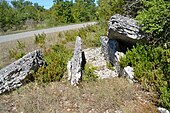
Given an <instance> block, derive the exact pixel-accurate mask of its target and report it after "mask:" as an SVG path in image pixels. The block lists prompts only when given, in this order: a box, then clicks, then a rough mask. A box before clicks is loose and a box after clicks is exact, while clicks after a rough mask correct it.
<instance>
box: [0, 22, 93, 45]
mask: <svg viewBox="0 0 170 113" xmlns="http://www.w3.org/2000/svg"><path fill="white" fill-rule="evenodd" d="M93 24H96V22H87V23H82V24H74V25H67V26H60V27H54V28H48V29H42V30H36V31H28V32H22V33H17V34H10V35H3V36H0V43H3V42H7V41H12V40H17V39H22V38H28V37H32V36H34V35H35V34H38V33H43V32H44V33H53V32H61V31H67V30H72V29H78V28H82V27H86V26H88V25H93Z"/></svg>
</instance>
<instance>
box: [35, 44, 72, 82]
mask: <svg viewBox="0 0 170 113" xmlns="http://www.w3.org/2000/svg"><path fill="white" fill-rule="evenodd" d="M70 57H71V51H70V50H69V49H67V48H65V46H64V45H59V44H57V45H54V46H52V50H51V51H49V52H47V53H46V54H45V60H46V62H47V66H44V67H41V68H40V69H39V70H38V71H37V72H36V74H34V75H33V77H34V79H35V80H36V81H37V82H39V83H48V82H52V81H59V80H60V79H61V78H62V76H63V75H64V73H65V72H66V67H67V66H66V65H67V61H68V59H69V58H70Z"/></svg>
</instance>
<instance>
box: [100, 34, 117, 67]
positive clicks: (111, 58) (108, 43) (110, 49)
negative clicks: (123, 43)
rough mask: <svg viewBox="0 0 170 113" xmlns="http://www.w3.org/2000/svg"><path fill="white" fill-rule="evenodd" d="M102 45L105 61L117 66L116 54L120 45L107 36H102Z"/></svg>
mask: <svg viewBox="0 0 170 113" xmlns="http://www.w3.org/2000/svg"><path fill="white" fill-rule="evenodd" d="M100 42H101V45H102V53H103V54H104V57H105V59H106V60H107V61H108V62H110V63H111V64H112V65H115V63H116V62H117V61H116V59H115V53H116V51H117V50H118V49H119V44H118V42H117V41H116V40H114V39H112V40H109V38H108V37H107V36H102V37H101V38H100Z"/></svg>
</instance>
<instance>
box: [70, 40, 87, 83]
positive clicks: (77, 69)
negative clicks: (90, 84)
mask: <svg viewBox="0 0 170 113" xmlns="http://www.w3.org/2000/svg"><path fill="white" fill-rule="evenodd" d="M85 63H86V60H85V55H84V52H83V51H82V41H81V38H80V37H77V38H76V43H75V49H74V55H73V58H72V59H71V61H69V62H68V64H67V69H68V76H69V77H68V80H70V81H71V84H72V85H77V84H79V81H80V80H81V79H82V70H83V69H84V66H85Z"/></svg>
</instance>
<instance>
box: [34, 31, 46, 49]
mask: <svg viewBox="0 0 170 113" xmlns="http://www.w3.org/2000/svg"><path fill="white" fill-rule="evenodd" d="M45 38H46V34H45V33H42V34H38V35H35V40H34V43H35V44H37V45H39V46H40V47H41V46H43V45H44V44H45Z"/></svg>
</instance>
